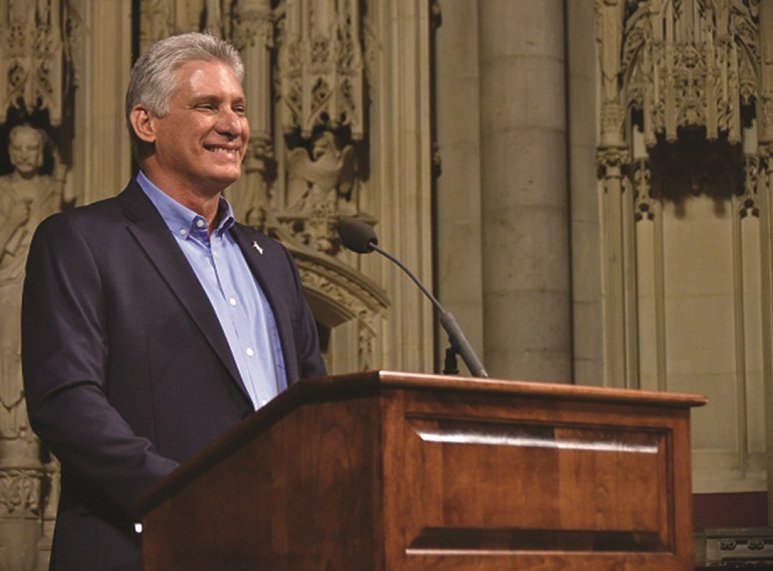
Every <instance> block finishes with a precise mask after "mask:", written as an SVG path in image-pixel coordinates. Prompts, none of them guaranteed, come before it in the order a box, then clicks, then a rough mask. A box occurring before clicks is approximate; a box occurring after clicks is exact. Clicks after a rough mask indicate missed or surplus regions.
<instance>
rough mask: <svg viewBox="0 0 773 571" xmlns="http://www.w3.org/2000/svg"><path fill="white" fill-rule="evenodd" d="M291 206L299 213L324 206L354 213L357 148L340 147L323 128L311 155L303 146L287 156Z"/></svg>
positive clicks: (333, 209) (330, 210)
mask: <svg viewBox="0 0 773 571" xmlns="http://www.w3.org/2000/svg"><path fill="white" fill-rule="evenodd" d="M287 163H288V173H289V181H288V193H287V195H288V207H289V209H290V210H293V211H299V212H311V211H314V210H316V209H324V210H326V211H329V212H331V213H333V212H335V211H339V212H340V211H343V213H346V214H349V215H351V214H354V210H353V208H354V205H353V204H352V203H351V191H352V188H353V186H354V175H355V172H354V171H355V156H354V148H353V147H352V146H351V145H346V146H345V147H344V148H343V149H341V150H339V149H338V146H337V145H336V141H335V136H334V135H333V133H331V132H330V131H322V132H321V133H320V134H319V135H318V136H317V137H316V139H314V144H313V146H312V149H311V158H309V155H308V154H307V153H306V151H305V150H304V149H302V148H297V149H292V150H291V151H290V152H289V153H288V155H287Z"/></svg>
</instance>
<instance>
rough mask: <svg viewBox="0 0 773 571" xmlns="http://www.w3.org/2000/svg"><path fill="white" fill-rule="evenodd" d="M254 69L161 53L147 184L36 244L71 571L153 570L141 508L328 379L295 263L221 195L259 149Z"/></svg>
mask: <svg viewBox="0 0 773 571" xmlns="http://www.w3.org/2000/svg"><path fill="white" fill-rule="evenodd" d="M242 69H243V67H242V63H241V61H240V59H239V56H238V54H237V52H236V51H235V50H234V48H233V47H232V46H230V45H229V44H227V43H225V42H222V41H220V40H218V39H215V38H213V37H211V36H208V35H204V34H197V33H193V34H184V35H181V36H175V37H171V38H167V39H166V40H163V41H161V42H159V43H157V44H155V45H154V46H152V47H151V48H150V49H149V51H148V52H147V53H146V54H145V55H143V56H142V57H141V58H140V59H139V60H138V61H137V63H136V64H135V66H134V69H133V70H132V77H131V81H130V85H129V89H128V93H127V104H126V115H127V121H128V123H129V130H130V133H131V135H132V138H133V143H134V148H135V151H136V153H137V157H138V161H139V165H140V169H141V170H140V172H139V173H138V175H137V177H136V179H135V180H134V181H132V182H131V183H130V184H129V186H128V187H127V188H126V189H125V190H124V191H123V192H122V193H121V194H120V195H118V196H117V197H116V198H112V199H108V200H105V201H102V202H99V203H95V204H92V205H90V206H86V207H83V208H76V209H73V210H70V211H68V212H66V213H63V214H59V215H56V216H54V217H52V218H49V219H48V220H46V221H45V222H44V223H43V224H41V226H40V227H39V229H38V231H37V233H36V236H35V238H34V240H33V243H32V247H31V250H30V255H29V262H28V266H27V278H26V282H25V292H24V305H23V317H22V322H23V323H22V335H23V340H22V341H23V351H22V352H23V366H24V377H25V388H26V395H27V403H28V409H29V414H30V421H31V424H32V426H33V428H34V430H35V431H36V432H37V433H38V434H39V435H40V437H41V439H42V440H43V442H44V443H46V444H47V445H48V446H49V447H50V449H51V450H52V451H53V452H54V454H55V455H56V456H57V457H58V458H59V460H60V461H61V464H62V492H61V500H60V503H59V506H60V507H59V512H58V519H57V529H56V532H55V536H54V545H53V552H52V568H54V569H64V570H70V569H78V570H79V571H80V570H91V569H93V570H97V569H99V570H102V569H116V570H117V569H122V570H123V569H126V570H129V569H138V568H139V548H138V538H137V537H136V536H135V535H134V531H133V519H132V514H131V511H130V509H131V503H132V500H133V499H134V498H136V496H137V495H138V494H139V493H141V492H142V491H143V490H145V489H147V488H148V486H150V485H152V484H154V483H155V482H157V481H158V480H159V479H160V478H162V477H164V476H165V475H166V474H168V473H169V472H170V471H172V470H174V469H175V467H176V466H177V465H178V463H180V462H182V461H184V460H186V459H187V458H189V457H190V456H191V455H193V454H194V453H195V452H197V451H199V450H200V449H201V448H202V447H204V446H205V445H206V444H208V443H209V442H211V441H212V440H213V439H214V438H215V437H217V436H218V435H220V434H222V433H223V432H224V431H225V430H227V429H228V428H230V427H231V426H233V425H234V424H236V423H237V422H238V421H239V420H240V419H241V418H242V417H244V416H245V415H246V414H248V413H249V412H250V411H252V410H254V409H256V408H259V407H260V406H262V405H263V404H264V403H265V402H267V401H268V400H270V399H271V398H272V397H273V396H275V395H276V394H277V393H278V392H279V391H281V390H282V389H283V388H285V387H286V386H287V384H289V383H292V382H294V381H295V380H297V379H299V378H301V377H309V376H319V375H323V374H325V368H324V365H323V362H322V359H321V356H320V352H319V346H318V340H317V334H316V327H315V322H314V319H313V316H312V315H311V312H310V310H309V307H308V305H307V303H306V301H305V300H304V297H303V293H302V289H301V283H300V280H299V277H298V273H297V270H296V269H295V266H294V265H293V263H292V260H291V258H290V256H289V254H288V252H287V251H286V250H285V249H284V248H283V247H282V246H280V245H279V244H278V243H276V242H274V241H273V240H270V239H268V238H266V237H265V236H262V235H260V234H258V233H257V232H256V231H254V230H252V229H250V228H247V227H244V226H241V225H239V224H234V222H233V218H232V214H231V212H232V211H231V207H230V205H229V204H228V202H227V201H226V200H225V198H223V196H222V191H223V190H224V189H225V188H226V187H227V186H228V185H230V184H231V183H233V182H234V181H235V180H237V179H238V178H239V176H240V164H241V161H242V158H243V157H244V154H245V151H246V148H247V142H248V138H249V126H248V124H247V118H246V116H245V101H244V93H243V90H242V86H241V78H242Z"/></svg>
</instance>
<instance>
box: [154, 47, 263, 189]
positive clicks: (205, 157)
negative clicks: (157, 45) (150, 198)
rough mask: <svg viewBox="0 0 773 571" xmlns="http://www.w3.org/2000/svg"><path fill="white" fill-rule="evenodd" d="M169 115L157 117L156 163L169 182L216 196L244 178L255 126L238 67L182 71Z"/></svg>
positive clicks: (196, 64) (194, 66)
mask: <svg viewBox="0 0 773 571" xmlns="http://www.w3.org/2000/svg"><path fill="white" fill-rule="evenodd" d="M177 81H178V83H177V89H176V91H175V92H174V93H173V95H172V98H171V101H170V102H169V113H168V114H167V115H166V116H164V117H155V118H154V122H155V135H156V139H155V160H156V162H157V165H158V169H159V174H161V175H162V177H163V179H164V181H159V182H161V183H162V186H163V184H165V183H166V184H174V185H176V186H178V187H181V188H184V189H187V190H193V191H197V192H202V191H203V192H206V193H215V192H220V191H222V190H223V189H225V188H226V187H227V186H228V185H230V184H231V183H233V182H234V181H236V180H237V179H238V178H239V176H240V175H241V163H242V159H243V158H244V154H245V153H246V151H247V142H248V140H249V136H250V128H249V124H248V122H247V117H246V115H245V101H244V91H243V90H242V86H241V83H240V82H239V79H238V78H237V77H236V74H235V73H234V71H233V69H232V68H231V67H230V66H229V65H228V64H226V63H224V62H219V61H193V62H188V63H186V64H184V65H183V66H182V67H181V68H180V69H179V70H178V71H177Z"/></svg>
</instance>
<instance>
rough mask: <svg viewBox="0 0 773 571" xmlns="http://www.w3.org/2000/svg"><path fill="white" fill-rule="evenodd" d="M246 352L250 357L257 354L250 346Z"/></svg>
mask: <svg viewBox="0 0 773 571" xmlns="http://www.w3.org/2000/svg"><path fill="white" fill-rule="evenodd" d="M245 352H246V353H247V356H248V357H252V356H253V355H254V354H255V351H253V350H252V349H249V348H248V349H247V351H245Z"/></svg>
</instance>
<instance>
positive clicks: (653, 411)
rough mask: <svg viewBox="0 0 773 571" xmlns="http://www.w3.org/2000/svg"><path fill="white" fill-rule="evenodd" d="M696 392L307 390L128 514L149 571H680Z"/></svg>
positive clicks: (312, 385) (440, 383)
mask: <svg viewBox="0 0 773 571" xmlns="http://www.w3.org/2000/svg"><path fill="white" fill-rule="evenodd" d="M702 404H705V399H704V398H703V397H701V396H699V395H689V394H674V393H654V392H643V391H628V390H619V389H601V388H593V387H579V386H571V385H555V384H542V383H525V382H516V381H499V380H488V379H487V380H480V379H469V378H456V377H443V376H431V375H416V374H406V373H392V372H383V371H382V372H373V373H363V374H355V375H345V376H339V377H330V378H324V379H314V380H307V381H302V382H300V383H298V384H296V385H294V386H293V387H291V388H290V389H289V390H288V391H286V392H285V393H283V394H282V395H280V396H279V397H278V398H277V399H275V400H274V401H272V402H271V403H270V404H269V405H268V406H266V407H265V408H263V409H261V410H260V411H259V412H257V413H255V414H254V415H252V416H250V417H248V418H247V419H246V420H245V421H244V422H243V423H241V424H240V425H239V426H237V427H236V428H235V429H234V430H232V431H231V432H229V433H227V434H226V435H224V436H223V437H222V438H221V439H219V440H218V441H217V442H216V443H214V444H213V445H212V446H211V447H210V448H208V449H207V450H205V451H203V452H202V453H201V454H199V455H198V456H197V457H195V458H194V459H193V460H192V461H190V462H188V463H186V464H185V465H183V466H181V467H180V468H179V469H178V470H176V471H175V472H173V473H172V474H170V476H169V477H167V478H166V479H165V480H163V481H162V482H160V484H159V485H157V486H156V487H154V488H153V489H151V490H150V491H148V492H147V493H146V494H144V495H143V496H142V497H141V498H139V500H138V502H137V507H138V510H140V513H143V514H145V515H144V517H143V519H142V524H143V534H142V549H143V561H144V569H145V570H146V571H157V570H159V571H160V570H163V571H175V570H185V571H196V570H208V571H210V570H214V569H218V570H220V569H222V570H224V571H237V570H261V571H268V570H270V571H305V570H315V571H400V570H437V571H488V570H511V569H531V570H538V569H539V570H583V571H604V570H610V571H611V570H615V571H629V570H631V571H632V570H651V571H669V570H677V569H679V570H685V571H686V570H688V569H692V566H693V536H692V496H691V482H690V477H691V475H690V442H689V419H690V407H693V406H699V405H702Z"/></svg>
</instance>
